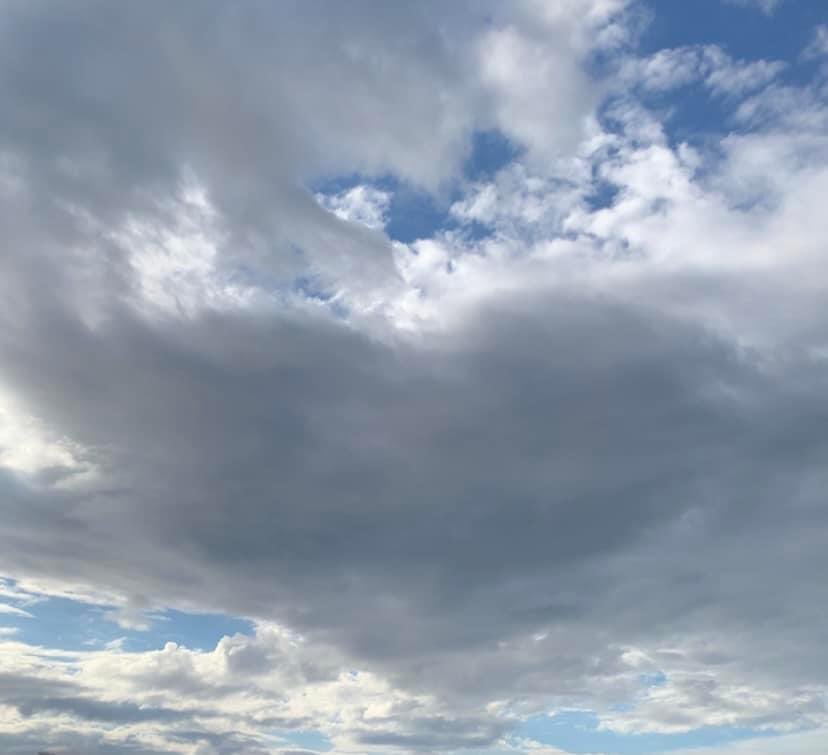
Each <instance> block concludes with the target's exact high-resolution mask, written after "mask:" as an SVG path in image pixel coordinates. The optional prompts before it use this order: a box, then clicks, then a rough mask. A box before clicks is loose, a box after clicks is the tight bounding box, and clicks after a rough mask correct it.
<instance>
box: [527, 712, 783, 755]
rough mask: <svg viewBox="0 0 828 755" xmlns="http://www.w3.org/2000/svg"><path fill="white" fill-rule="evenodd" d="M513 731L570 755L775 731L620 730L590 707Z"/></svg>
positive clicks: (636, 753)
mask: <svg viewBox="0 0 828 755" xmlns="http://www.w3.org/2000/svg"><path fill="white" fill-rule="evenodd" d="M515 734H516V736H518V737H521V738H526V739H532V740H535V741H536V742H540V743H542V744H544V745H548V746H551V747H557V748H559V749H561V750H564V751H566V752H569V753H573V755H579V754H585V753H595V752H601V753H606V755H655V754H656V753H668V752H671V751H673V750H683V749H692V748H695V747H715V746H720V745H727V744H730V743H733V742H739V741H741V740H746V739H756V738H759V737H772V736H776V732H772V731H758V730H756V729H748V728H740V727H728V726H715V727H714V726H710V727H704V728H700V729H695V730H693V731H688V732H685V733H674V734H660V733H642V734H622V733H618V732H614V731H608V730H604V729H600V728H599V719H598V716H597V715H596V714H595V713H592V712H589V711H566V712H561V713H558V714H556V715H555V716H537V717H534V718H530V719H528V720H527V721H525V722H523V723H522V724H521V725H520V727H519V728H518V730H517V731H516V732H515Z"/></svg>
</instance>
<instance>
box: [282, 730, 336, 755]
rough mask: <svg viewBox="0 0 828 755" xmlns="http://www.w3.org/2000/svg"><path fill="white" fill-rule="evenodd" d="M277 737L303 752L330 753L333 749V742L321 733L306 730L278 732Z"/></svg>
mask: <svg viewBox="0 0 828 755" xmlns="http://www.w3.org/2000/svg"><path fill="white" fill-rule="evenodd" d="M279 737H280V738H281V739H283V740H284V741H285V742H288V743H290V744H291V745H293V746H294V747H301V748H302V749H303V750H311V751H313V752H330V751H331V750H332V749H333V742H331V740H330V739H328V738H327V737H326V736H325V735H324V734H323V733H322V732H319V731H314V730H311V729H308V730H298V731H280V732H279Z"/></svg>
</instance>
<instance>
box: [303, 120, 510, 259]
mask: <svg viewBox="0 0 828 755" xmlns="http://www.w3.org/2000/svg"><path fill="white" fill-rule="evenodd" d="M520 154H521V150H520V149H519V148H518V147H517V146H516V145H515V144H514V143H513V142H511V141H510V140H509V139H508V138H507V137H506V136H504V135H503V134H502V133H500V132H499V131H496V130H487V131H476V132H474V133H473V134H472V135H471V137H470V143H469V153H468V156H467V158H466V160H465V161H464V163H463V168H462V181H455V182H454V183H451V184H449V185H447V186H443V187H441V188H440V189H438V190H437V191H435V192H429V191H425V190H423V189H420V188H417V187H415V186H412V185H411V184H409V183H407V182H405V181H401V180H399V179H398V178H396V177H395V176H391V175H384V176H363V175H360V174H350V175H347V176H337V177H332V178H325V179H321V180H319V181H317V182H314V184H313V185H312V186H311V187H310V188H311V190H312V191H313V192H314V193H321V194H328V195H332V194H339V193H341V192H343V191H347V190H348V189H350V188H352V187H354V186H358V185H360V184H368V185H370V186H373V187H375V188H377V189H380V190H382V191H387V192H388V193H389V194H390V196H391V199H390V204H389V207H388V213H387V222H386V225H385V232H386V233H387V234H388V236H389V237H390V238H392V239H394V240H395V241H401V242H402V243H405V244H409V243H411V242H413V241H416V240H418V239H426V238H431V237H433V236H435V235H436V234H439V233H440V232H442V231H448V230H457V229H458V228H459V226H458V221H457V219H456V218H454V217H453V216H452V215H451V213H450V208H451V205H452V204H453V203H454V202H455V201H457V200H458V199H459V198H460V197H461V196H462V183H463V182H469V181H470V182H478V181H484V180H488V179H490V178H491V177H492V176H494V175H495V173H497V171H499V170H501V169H502V168H504V167H505V166H506V165H508V164H509V163H511V162H512V161H514V160H515V159H517V158H518V157H519V156H520ZM470 232H471V233H472V234H473V235H475V236H478V235H481V234H484V229H483V228H482V227H481V228H471V229H470Z"/></svg>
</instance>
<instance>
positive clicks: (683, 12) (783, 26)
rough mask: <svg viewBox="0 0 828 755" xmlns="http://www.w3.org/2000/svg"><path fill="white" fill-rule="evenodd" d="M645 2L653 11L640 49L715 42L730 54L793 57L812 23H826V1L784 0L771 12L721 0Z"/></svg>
mask: <svg viewBox="0 0 828 755" xmlns="http://www.w3.org/2000/svg"><path fill="white" fill-rule="evenodd" d="M647 5H648V6H649V8H650V10H651V11H652V12H651V14H650V15H651V18H650V20H649V23H648V24H647V26H646V28H645V31H644V34H643V36H642V38H641V40H640V52H641V53H642V54H648V53H654V52H657V51H658V50H661V49H664V48H670V47H682V46H684V45H698V44H716V45H719V46H721V47H722V48H724V49H725V50H726V51H727V52H728V53H730V54H731V55H732V56H733V57H735V58H746V59H751V60H755V59H757V58H765V59H768V60H784V61H795V60H796V59H797V58H798V57H799V55H800V53H801V52H802V51H803V49H804V48H805V47H807V45H808V44H809V42H810V41H811V39H812V37H813V34H814V29H815V28H816V26H818V25H819V24H824V23H828V3H825V2H822V0H783V1H782V2H780V3H778V5H777V6H776V8H775V10H774V11H773V13H771V14H766V13H763V12H761V11H760V10H759V9H758V7H756V6H754V7H751V6H750V5H748V4H737V3H733V2H727V1H726V0H693V2H677V3H664V2H660V1H658V0H649V2H648V3H647Z"/></svg>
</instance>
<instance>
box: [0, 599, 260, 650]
mask: <svg viewBox="0 0 828 755" xmlns="http://www.w3.org/2000/svg"><path fill="white" fill-rule="evenodd" d="M113 609H114V606H100V605H90V604H88V603H83V602H81V601H77V600H71V599H68V598H57V597H51V598H45V599H43V600H39V601H37V602H35V603H30V604H26V605H25V610H26V611H27V612H28V613H30V614H31V617H30V618H29V617H25V616H17V615H13V614H12V615H7V614H3V615H2V617H0V618H2V620H1V621H0V625H4V626H7V627H14V628H15V629H16V632H15V634H14V636H13V637H14V639H15V640H19V641H21V642H25V643H28V644H31V645H40V646H43V647H49V648H55V649H58V650H66V651H78V650H89V649H90V648H100V647H103V646H105V645H106V644H108V643H111V642H114V641H116V640H120V639H123V648H124V649H125V650H132V651H143V650H154V649H158V648H162V647H164V645H165V644H166V643H167V642H176V643H178V644H179V645H186V646H187V647H190V648H194V649H202V650H211V649H213V648H214V647H215V646H216V643H217V642H218V641H219V640H220V639H221V638H222V637H224V636H225V635H233V634H236V633H244V634H251V633H252V631H253V625H252V623H251V622H250V621H248V620H246V619H240V618H234V617H229V616H224V615H220V614H192V613H185V612H182V611H174V610H168V611H159V612H156V613H153V614H151V616H150V626H149V628H148V629H147V630H145V631H141V630H134V629H125V628H123V627H120V626H118V625H117V624H115V623H114V622H113V621H112V620H111V619H109V618H107V613H108V612H110V611H112V610H113Z"/></svg>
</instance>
